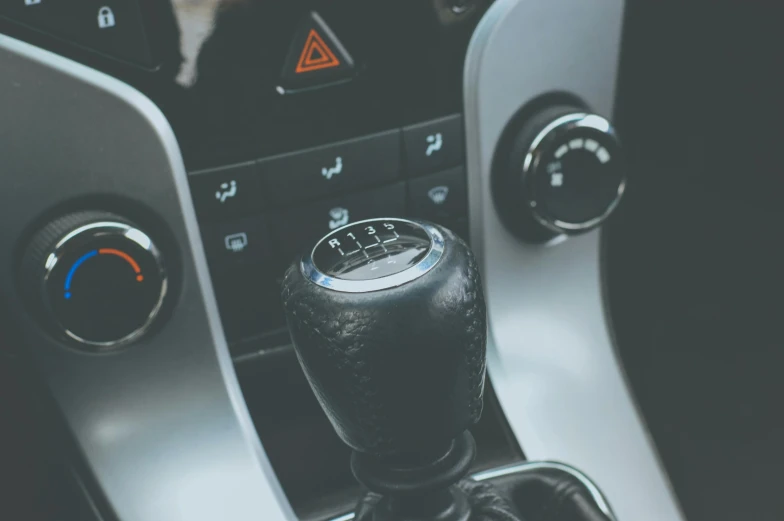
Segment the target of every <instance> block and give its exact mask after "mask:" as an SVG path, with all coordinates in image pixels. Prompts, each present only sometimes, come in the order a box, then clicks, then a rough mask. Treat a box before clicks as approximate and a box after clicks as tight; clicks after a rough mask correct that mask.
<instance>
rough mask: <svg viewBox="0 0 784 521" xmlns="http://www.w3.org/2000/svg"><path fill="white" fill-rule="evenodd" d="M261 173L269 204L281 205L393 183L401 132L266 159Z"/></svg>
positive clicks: (398, 173) (396, 174)
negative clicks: (269, 197)
mask: <svg viewBox="0 0 784 521" xmlns="http://www.w3.org/2000/svg"><path fill="white" fill-rule="evenodd" d="M259 170H260V178H261V183H262V185H263V187H264V191H265V193H267V194H274V201H273V200H271V201H270V202H271V203H274V204H279V205H281V206H287V205H289V204H291V203H297V202H301V201H308V200H313V199H318V198H320V197H323V196H334V195H337V194H342V193H344V192H348V191H354V190H357V189H362V188H367V187H370V186H374V185H380V184H383V183H385V182H392V181H395V180H396V179H398V178H399V176H400V131H399V130H392V131H388V132H382V133H380V134H374V135H371V136H365V137H361V138H358V139H352V140H350V141H342V142H340V143H334V144H331V145H326V146H321V147H317V148H311V149H310V150H303V151H302V152H295V153H293V154H285V155H281V156H276V157H271V158H268V159H263V160H261V161H260V162H259Z"/></svg>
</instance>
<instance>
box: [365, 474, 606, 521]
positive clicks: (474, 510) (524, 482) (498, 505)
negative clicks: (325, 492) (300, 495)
mask: <svg viewBox="0 0 784 521" xmlns="http://www.w3.org/2000/svg"><path fill="white" fill-rule="evenodd" d="M458 487H460V489H461V490H462V491H463V492H464V493H465V494H466V495H467V496H468V502H469V504H470V505H471V517H470V521H610V520H609V519H608V517H607V516H606V515H605V514H604V513H603V512H602V511H601V510H600V509H599V507H598V506H597V505H596V503H595V502H594V500H593V497H592V496H591V494H590V492H589V491H588V490H587V489H586V488H585V486H584V485H583V484H582V483H581V482H580V480H578V479H577V478H575V477H574V476H572V475H571V474H569V473H567V472H564V471H562V470H558V469H537V470H530V471H526V472H520V473H517V474H512V475H509V476H502V477H499V478H494V479H492V480H487V481H482V482H476V481H473V480H468V479H467V480H463V481H461V482H460V483H459V484H458ZM381 499H382V497H381V496H380V495H378V494H375V493H372V492H369V493H367V494H365V495H363V496H362V497H361V498H360V500H359V503H358V504H357V509H356V516H355V521H374V519H375V518H374V509H375V507H376V505H378V503H379V502H380V501H381ZM389 521H398V520H389ZM399 521H403V520H399Z"/></svg>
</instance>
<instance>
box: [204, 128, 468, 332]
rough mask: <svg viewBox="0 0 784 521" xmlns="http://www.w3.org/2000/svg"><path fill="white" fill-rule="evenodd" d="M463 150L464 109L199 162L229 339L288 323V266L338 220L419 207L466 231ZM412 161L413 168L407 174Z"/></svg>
mask: <svg viewBox="0 0 784 521" xmlns="http://www.w3.org/2000/svg"><path fill="white" fill-rule="evenodd" d="M433 133H435V134H438V133H440V134H441V138H440V139H441V144H440V148H439V150H437V151H433V152H432V153H431V155H430V156H427V155H426V154H425V152H424V151H422V150H420V149H421V148H422V147H421V146H420V145H422V143H427V136H429V135H431V134H433ZM404 140H405V146H404V144H403V141H404ZM415 145H418V146H415ZM438 153H442V155H436V154H438ZM412 154H416V155H412ZM423 157H424V158H425V159H423ZM462 158H463V142H462V118H461V116H459V115H457V116H450V117H448V118H443V119H439V120H436V121H433V122H426V123H421V124H418V125H413V126H411V127H407V128H406V129H403V130H401V129H397V130H391V131H388V132H383V133H380V134H374V135H371V136H366V137H361V138H358V139H353V140H350V141H344V142H340V143H335V144H331V145H326V146H322V147H318V148H312V149H308V150H303V151H300V152H294V153H290V154H285V155H281V156H276V157H272V158H265V159H260V160H258V161H252V162H248V163H242V164H238V165H232V166H227V167H222V168H216V169H211V170H202V171H198V172H192V173H191V174H190V184H191V192H192V194H193V199H194V204H195V206H196V212H197V214H198V217H199V221H200V223H201V229H202V238H203V241H204V247H205V250H206V253H207V257H208V260H209V263H210V272H211V274H212V278H213V285H214V286H215V293H216V296H217V298H218V305H219V307H220V312H221V319H222V321H223V325H224V330H225V331H226V335H227V337H228V339H229V341H230V342H232V343H234V342H237V341H240V340H243V339H246V338H249V337H254V336H258V335H260V334H263V333H265V332H270V331H272V330H275V329H276V328H280V327H283V326H284V321H283V318H282V317H283V313H282V306H281V302H280V281H281V279H282V277H283V274H284V271H285V270H286V268H288V266H289V265H290V264H291V262H292V261H293V260H294V259H295V258H296V257H297V256H299V255H301V254H302V253H304V251H305V250H306V248H308V247H312V246H314V245H315V244H316V241H318V240H319V239H320V238H321V237H323V236H324V235H326V234H328V233H329V232H330V231H332V230H334V229H337V228H339V227H341V226H344V225H346V224H349V223H352V222H357V221H361V220H364V219H371V218H375V217H411V218H421V219H425V220H428V221H433V222H436V223H438V224H442V225H444V226H446V227H448V228H450V229H452V230H453V231H454V232H456V233H457V234H459V235H461V236H462V237H464V238H467V235H468V203H467V190H466V174H465V167H464V166H463V165H462ZM405 170H408V172H409V175H410V178H409V179H408V180H405V181H404V180H403V179H402V177H403V172H404V171H405ZM414 173H415V174H414Z"/></svg>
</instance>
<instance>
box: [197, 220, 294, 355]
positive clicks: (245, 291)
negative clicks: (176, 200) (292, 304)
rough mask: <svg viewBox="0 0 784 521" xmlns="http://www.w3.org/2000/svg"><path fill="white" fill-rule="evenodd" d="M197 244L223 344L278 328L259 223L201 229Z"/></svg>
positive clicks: (276, 297) (276, 295)
mask: <svg viewBox="0 0 784 521" xmlns="http://www.w3.org/2000/svg"><path fill="white" fill-rule="evenodd" d="M202 240H203V242H204V249H205V250H206V253H207V259H208V261H209V264H210V274H211V276H212V280H213V286H214V287H215V295H216V298H217V300H218V308H219V310H220V314H221V320H222V322H223V327H224V330H225V332H226V336H227V338H228V339H229V340H230V341H232V340H238V339H241V338H246V337H250V336H254V335H257V334H259V333H262V332H264V331H268V330H271V329H275V328H277V327H280V326H282V325H283V312H282V309H281V305H280V288H279V286H278V284H277V282H276V276H277V275H278V274H277V273H275V272H274V271H273V269H272V264H271V256H270V252H271V251H272V250H273V245H272V244H271V243H270V240H269V230H268V228H267V223H266V221H265V219H264V217H261V216H259V217H250V218H245V219H239V220H237V221H231V222H226V223H220V224H215V225H210V226H206V227H203V228H202Z"/></svg>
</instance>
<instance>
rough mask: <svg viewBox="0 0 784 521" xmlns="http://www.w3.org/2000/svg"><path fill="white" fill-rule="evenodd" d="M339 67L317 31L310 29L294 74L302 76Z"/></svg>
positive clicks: (338, 62)
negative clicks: (304, 73) (305, 73)
mask: <svg viewBox="0 0 784 521" xmlns="http://www.w3.org/2000/svg"><path fill="white" fill-rule="evenodd" d="M339 65H340V60H338V58H337V56H335V53H334V52H332V49H330V48H329V46H328V45H327V44H326V42H325V41H324V39H323V38H322V37H321V35H320V34H319V33H318V31H316V30H315V29H311V30H310V32H309V33H308V38H307V39H306V40H305V46H304V47H303V48H302V54H300V56H299V61H298V62H297V68H296V69H295V70H294V72H296V73H297V74H302V73H303V72H311V71H317V70H320V69H330V68H332V67H338V66H339Z"/></svg>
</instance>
